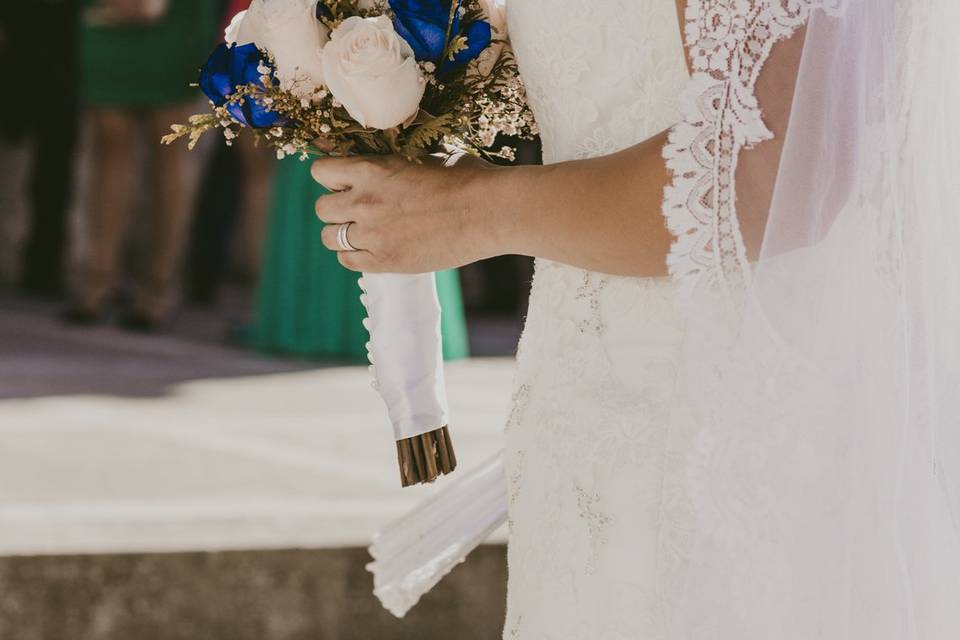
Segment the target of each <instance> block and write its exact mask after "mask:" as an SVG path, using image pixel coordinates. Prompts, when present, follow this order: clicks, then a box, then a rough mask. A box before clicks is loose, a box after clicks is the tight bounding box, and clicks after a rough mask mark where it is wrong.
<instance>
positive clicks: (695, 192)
mask: <svg viewBox="0 0 960 640" xmlns="http://www.w3.org/2000/svg"><path fill="white" fill-rule="evenodd" d="M843 2H844V0H690V3H689V5H688V6H687V11H686V16H685V33H686V42H687V48H688V52H689V55H690V60H691V65H692V73H691V77H690V82H689V84H688V85H687V88H686V90H685V91H684V94H683V96H682V97H681V100H680V108H681V121H680V122H679V123H678V124H677V125H676V126H674V128H673V129H672V130H671V131H670V136H669V140H668V142H667V144H666V145H665V146H664V149H663V157H664V159H665V160H666V161H667V167H668V168H669V170H670V171H671V173H672V174H673V182H672V184H670V185H669V186H668V187H667V189H666V191H665V193H664V201H663V213H664V216H665V217H666V220H667V226H668V227H669V229H670V231H671V233H673V235H674V236H675V237H676V239H675V241H674V243H673V246H672V248H671V251H670V254H669V256H668V258H667V266H668V267H669V271H670V274H671V275H672V276H673V278H674V280H675V281H676V282H677V283H678V286H679V287H680V288H681V292H682V294H683V295H684V296H689V295H691V294H692V293H693V292H694V291H696V290H698V289H701V288H710V289H715V288H721V289H724V290H726V289H729V288H730V287H731V285H743V284H749V281H750V271H749V267H748V263H747V256H746V250H745V247H744V244H743V237H742V235H741V233H740V225H739V223H738V221H737V212H736V205H735V203H736V185H735V181H734V177H735V175H736V170H737V162H738V159H739V155H740V150H741V149H743V148H751V147H753V146H754V145H756V144H757V143H760V142H763V141H764V140H769V139H771V138H772V137H773V134H772V133H771V132H770V130H769V129H767V127H766V125H765V124H764V123H763V118H762V113H761V109H760V106H759V104H758V103H757V98H756V96H755V94H754V89H755V86H756V82H757V77H758V76H759V75H760V70H761V69H762V68H763V65H764V63H765V62H766V61H767V58H768V57H769V56H770V51H771V50H772V49H773V45H774V44H775V43H776V42H778V41H779V40H783V39H785V38H788V37H790V36H791V35H792V34H793V33H794V31H796V29H798V28H799V27H801V26H803V25H804V24H806V21H807V19H808V18H809V16H810V13H811V12H812V11H813V10H815V9H824V10H827V11H830V12H837V11H839V10H840V8H841V4H842V3H843Z"/></svg>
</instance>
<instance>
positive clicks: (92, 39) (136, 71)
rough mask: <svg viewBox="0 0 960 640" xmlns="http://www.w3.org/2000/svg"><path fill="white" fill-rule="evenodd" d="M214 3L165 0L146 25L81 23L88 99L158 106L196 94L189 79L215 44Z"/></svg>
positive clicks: (194, 78) (114, 104)
mask: <svg viewBox="0 0 960 640" xmlns="http://www.w3.org/2000/svg"><path fill="white" fill-rule="evenodd" d="M30 1H34V0H30ZM95 4H96V2H95V1H94V0H87V1H86V2H84V5H85V6H87V7H90V6H93V5H95ZM217 4H218V3H217V2H216V1H215V0H170V5H169V8H168V9H167V13H166V14H165V15H164V16H163V17H162V18H161V19H160V20H158V21H157V22H155V23H152V24H149V25H142V26H104V25H87V26H85V27H84V28H83V35H82V38H81V56H82V58H81V59H82V61H83V67H82V69H83V73H82V74H81V81H82V94H83V97H84V99H85V101H86V102H87V104H90V105H96V106H109V107H127V108H136V107H162V106H167V105H174V104H182V103H184V102H188V101H190V100H193V99H196V98H197V97H199V96H200V91H199V89H197V88H196V87H191V86H190V83H193V82H196V81H197V77H198V76H199V70H200V67H201V65H203V63H204V61H205V60H206V59H207V57H208V56H209V55H210V52H211V51H213V49H214V47H216V45H217V21H218V19H219V17H218V13H217Z"/></svg>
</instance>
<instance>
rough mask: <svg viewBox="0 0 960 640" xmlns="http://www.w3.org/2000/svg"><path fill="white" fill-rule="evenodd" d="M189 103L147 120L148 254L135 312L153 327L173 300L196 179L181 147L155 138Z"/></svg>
mask: <svg viewBox="0 0 960 640" xmlns="http://www.w3.org/2000/svg"><path fill="white" fill-rule="evenodd" d="M194 110H195V107H194V105H193V104H187V105H178V106H174V107H165V108H162V109H155V110H152V111H150V112H149V113H148V114H147V116H146V124H147V127H146V129H147V139H148V149H149V151H150V153H152V154H153V156H154V158H155V160H156V161H155V162H154V170H153V174H152V175H151V176H150V177H149V178H150V180H151V181H152V183H153V185H154V194H155V202H154V206H153V207H152V208H153V220H152V225H151V234H150V239H151V245H150V254H149V256H148V258H147V263H146V269H145V272H144V279H143V283H142V286H141V287H140V291H139V292H138V295H137V299H136V303H135V312H136V313H137V314H138V315H140V316H142V318H143V319H144V320H145V321H146V322H147V323H156V322H157V321H159V320H161V319H162V318H163V316H164V315H165V314H167V313H168V312H169V311H170V310H171V308H172V307H173V304H174V302H175V297H176V294H177V289H178V286H177V285H178V284H179V275H180V263H181V258H182V255H183V252H184V248H185V245H186V242H187V232H188V231H189V229H190V221H191V215H192V213H193V209H194V206H193V205H194V195H195V192H196V187H197V182H198V176H197V171H196V162H195V161H194V158H192V157H191V156H190V151H189V150H188V149H187V148H186V146H185V145H183V144H172V145H161V144H160V138H161V137H162V136H163V135H165V134H166V133H167V132H168V131H169V130H170V124H171V123H173V122H185V121H186V119H187V118H188V117H189V115H190V114H191V113H192V112H193V111H194Z"/></svg>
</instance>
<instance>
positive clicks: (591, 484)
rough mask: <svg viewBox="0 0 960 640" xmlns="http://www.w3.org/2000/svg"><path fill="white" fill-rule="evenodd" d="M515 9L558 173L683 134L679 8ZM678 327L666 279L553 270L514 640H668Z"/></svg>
mask: <svg viewBox="0 0 960 640" xmlns="http://www.w3.org/2000/svg"><path fill="white" fill-rule="evenodd" d="M508 12H509V20H510V29H511V38H512V40H513V44H514V48H515V49H516V53H517V58H518V62H519V65H520V67H521V72H522V73H523V74H524V79H525V81H526V83H527V89H528V94H529V99H530V101H531V105H532V107H533V110H534V112H535V114H536V116H537V120H538V123H539V125H540V128H541V132H542V136H543V143H544V159H545V161H546V162H548V163H550V162H560V161H563V160H569V159H576V158H586V157H593V156H599V155H605V154H609V153H613V152H615V151H618V150H620V149H623V148H625V147H628V146H631V145H633V144H636V143H638V142H641V141H643V140H645V139H646V138H648V137H650V136H651V135H653V134H656V133H657V132H659V131H662V130H663V129H665V128H666V127H668V126H669V125H671V124H672V123H674V122H676V121H677V119H678V109H677V98H678V97H679V95H680V93H681V90H682V87H683V85H684V83H685V82H686V80H687V70H686V64H685V62H684V59H683V48H682V45H681V42H680V37H679V33H680V30H679V25H678V22H677V14H676V8H675V5H674V4H673V0H610V1H605V2H602V3H584V2H580V1H579V0H542V1H539V2H533V1H532V0H511V2H510V3H508ZM545 14H549V15H550V16H551V22H550V24H549V25H547V24H545V23H543V22H542V19H541V16H543V15H545ZM680 326H681V323H680V321H679V317H678V315H677V314H676V312H675V310H674V308H673V285H672V284H671V283H670V281H669V280H668V279H665V278H664V279H632V278H619V277H612V276H607V275H603V274H598V273H591V272H587V271H584V270H582V269H576V268H573V267H569V266H565V265H560V264H556V263H552V262H548V261H539V262H538V265H537V270H536V275H535V277H534V284H533V292H532V296H531V301H530V315H529V317H528V319H527V326H526V328H525V331H524V337H523V339H522V341H521V344H520V348H519V355H518V371H517V381H516V386H515V388H516V392H515V394H514V403H513V409H512V411H511V413H510V418H509V420H508V427H507V432H506V452H505V456H506V458H505V462H506V469H507V481H508V484H509V503H510V520H509V521H510V550H509V562H510V585H509V598H508V619H507V624H506V627H505V631H504V637H505V638H524V639H527V638H535V639H537V640H539V639H544V640H547V639H549V640H554V639H556V640H560V639H566V638H570V639H571V640H573V639H576V640H590V639H592V638H597V639H599V638H603V639H604V640H618V639H624V640H626V639H628V638H629V639H631V640H633V639H635V638H638V637H644V638H647V637H651V638H656V637H660V635H661V633H662V630H663V628H664V625H665V614H664V613H663V611H664V608H663V607H662V606H660V605H658V602H661V601H665V600H668V598H667V597H666V596H664V595H663V594H662V593H660V592H659V589H658V587H657V586H656V585H657V583H658V581H659V578H658V577H657V574H658V573H660V572H661V571H663V570H665V569H669V568H671V567H673V566H676V563H672V561H670V562H666V561H665V562H664V563H662V564H660V563H659V562H658V560H657V558H658V557H659V556H660V555H661V552H660V551H659V549H660V548H661V547H662V548H664V549H668V550H669V549H675V548H676V547H677V546H678V542H677V541H678V540H682V539H684V534H683V531H685V530H688V529H689V528H690V525H689V523H683V524H680V523H679V522H678V521H677V516H678V514H679V515H681V516H682V515H685V514H686V513H687V512H689V510H686V511H683V510H680V509H678V506H679V505H680V504H681V503H682V500H680V499H679V498H677V496H679V495H680V493H681V491H680V489H679V482H680V478H677V477H673V476H672V475H670V476H669V477H668V475H669V474H666V473H665V472H666V470H667V469H668V468H669V467H670V463H669V461H670V459H671V458H672V457H674V456H675V455H676V454H674V453H671V452H672V451H673V450H674V448H676V447H677V435H676V434H677V433H679V432H680V431H682V430H680V429H676V428H675V423H676V420H675V419H674V413H675V412H674V410H673V408H672V405H673V399H674V398H675V396H676V392H675V384H676V382H675V378H676V358H677V354H678V349H679V345H680V344H681V343H682V336H683V332H682V330H681V328H680ZM638 367H641V371H640V375H638ZM668 484H669V485H670V486H671V487H672V488H671V489H669V490H668V491H667V492H666V495H667V496H669V499H667V500H665V499H664V495H665V494H664V492H663V489H662V488H663V487H664V486H665V485H668ZM664 557H665V558H667V557H672V556H671V554H669V553H668V554H664ZM557 558H563V559H564V560H563V562H557ZM671 563H672V564H671ZM665 582H666V581H665ZM611 586H613V589H611ZM614 591H615V592H616V597H610V594H611V592H614Z"/></svg>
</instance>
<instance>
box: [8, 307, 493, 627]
mask: <svg viewBox="0 0 960 640" xmlns="http://www.w3.org/2000/svg"><path fill="white" fill-rule="evenodd" d="M493 333H495V334H496V331H494V332H493ZM497 335H499V334H497ZM496 339H499V340H501V342H506V339H505V338H503V337H502V336H500V337H499V338H496ZM511 375H512V359H511V358H509V357H503V358H480V359H472V360H469V361H464V362H458V363H453V364H451V365H450V366H449V367H448V370H447V378H448V390H449V396H450V405H451V410H452V416H453V424H452V427H451V428H452V433H453V437H454V441H455V445H456V448H457V451H458V454H459V457H460V461H461V465H462V466H464V467H469V466H471V465H473V464H476V463H479V462H480V461H482V460H483V459H484V458H485V457H487V456H488V455H490V454H491V453H493V452H494V451H496V450H497V449H498V448H499V446H500V441H501V430H502V424H503V421H504V416H505V414H506V410H507V402H508V398H509V387H510V381H511ZM390 436H391V433H390V428H389V426H388V424H387V422H386V418H385V414H384V410H383V407H382V406H381V404H380V401H379V398H378V397H377V396H376V394H375V393H374V392H373V391H372V390H371V389H370V386H369V379H368V374H367V372H366V370H365V369H364V368H362V367H333V366H317V365H316V364H311V363H305V362H301V361H291V360H279V359H272V358H266V357H262V356H259V355H255V354H250V353H247V352H243V351H239V350H236V349H233V348H229V347H225V346H222V345H219V344H216V343H215V342H213V341H211V340H209V339H203V340H200V339H196V336H190V335H173V336H147V337H144V336H132V335H130V334H124V333H121V332H118V331H116V330H114V329H111V328H98V329H93V330H76V329H66V328H64V327H62V326H61V325H60V324H59V323H58V322H57V321H56V320H54V319H52V310H51V309H50V308H49V307H45V306H43V305H40V306H37V305H35V304H33V303H27V302H24V301H21V300H17V299H13V298H8V297H7V298H4V297H0V638H2V639H3V640H6V639H7V638H9V639H10V640H87V639H88V638H89V639H90V640H114V639H118V640H119V639H120V638H123V639H124V640H127V639H136V640H179V639H181V638H197V639H202V640H214V639H217V638H229V639H230V640H245V639H246V638H251V639H253V638H257V639H258V640H299V639H300V638H308V637H309V638H344V639H352V638H361V637H363V638H404V639H405V638H424V639H432V638H435V637H436V638H440V637H456V638H474V637H476V638H481V637H483V638H493V637H495V636H494V635H490V634H491V633H492V631H490V629H494V628H495V627H497V625H498V621H499V620H502V611H500V608H502V595H503V582H504V580H503V571H504V567H503V557H502V547H500V546H492V547H489V548H488V549H485V550H484V551H482V552H481V554H480V555H478V558H480V557H481V556H482V559H479V560H476V561H475V562H474V565H471V563H470V562H468V563H467V565H465V566H464V567H461V568H460V569H458V570H457V571H458V572H460V573H461V574H462V575H463V576H464V577H462V578H459V579H454V578H453V576H452V577H451V580H450V583H449V584H450V586H445V585H441V589H447V591H443V590H441V591H439V592H438V594H439V595H437V596H436V599H435V600H434V604H433V605H429V607H433V608H434V614H433V615H432V616H429V618H430V619H431V620H434V622H435V623H436V624H426V622H423V624H424V625H426V626H422V625H421V626H417V625H418V623H415V622H409V620H418V619H420V618H417V617H416V615H415V612H416V610H415V612H414V613H411V614H410V615H411V616H414V617H412V618H409V619H408V620H407V621H404V622H403V623H402V624H400V623H398V626H390V625H389V624H388V622H389V616H388V615H387V614H385V613H384V612H382V611H380V610H378V609H377V607H376V605H375V601H373V600H372V598H371V597H370V596H369V589H370V587H371V584H370V577H369V575H368V574H366V573H365V572H364V571H363V565H364V564H365V562H366V561H367V557H366V554H365V551H364V547H365V546H366V544H367V542H368V541H369V539H370V536H371V535H372V534H373V533H374V532H375V531H376V530H377V529H379V528H380V527H382V526H383V525H384V524H385V523H386V522H388V521H389V520H391V519H392V518H395V517H397V516H399V515H401V514H402V513H404V512H405V511H407V510H408V509H410V508H411V507H412V506H414V505H415V504H416V503H417V502H418V501H419V500H421V499H422V498H424V497H425V496H428V495H429V494H431V492H433V491H437V490H439V489H441V488H442V486H443V481H442V480H441V481H439V482H438V483H436V484H435V485H434V486H430V487H421V488H415V489H401V488H400V486H399V480H398V476H397V470H396V461H395V457H394V447H393V444H392V442H391V439H390ZM503 540H504V534H503V532H499V533H497V534H495V536H494V537H493V538H492V539H491V541H490V542H491V543H492V544H494V545H499V544H501V543H502V542H503ZM77 554H83V555H77ZM472 562H473V561H472ZM471 566H474V568H471ZM454 575H456V573H455V574H454ZM456 580H460V582H457V581H456ZM111 584H113V585H115V586H114V587H111V586H110V585H111ZM445 584H446V583H445ZM124 585H125V586H124ZM111 589H112V590H111ZM88 593H89V594H90V595H89V596H87V595H83V594H88ZM31 594H32V595H31ZM443 594H446V595H443ZM88 597H89V598H90V601H89V602H87V600H85V599H84V598H88ZM120 600H122V601H123V603H119V602H120ZM251 601H256V602H258V603H259V604H257V605H255V606H254V605H252V604H250V602H251ZM85 602H86V603H87V604H84V603H85ZM111 602H112V603H113V604H110V603H111ZM426 602H428V601H427V600H425V603H426ZM124 603H125V604H124ZM481 605H482V606H481ZM421 606H424V605H421ZM474 606H476V607H481V608H480V609H473V608H472V607H474ZM111 607H113V608H111ZM429 607H428V608H429ZM450 607H452V608H450ZM155 608H156V611H154V609H155ZM148 610H149V611H154V612H153V613H149V614H148V613H147V611H148ZM425 610H426V609H425ZM325 611H326V612H327V613H323V612H325ZM329 611H334V612H335V613H336V615H334V614H332V613H329ZM494 611H496V612H497V613H496V615H494ZM285 612H286V613H285ZM287 615H290V616H293V618H291V619H290V620H287V619H286V618H285V616H287ZM384 615H387V617H386V618H384V617H383V616H384ZM417 615H420V616H424V615H426V614H425V613H421V614H417ZM485 616H486V617H485ZM491 616H492V620H493V622H492V623H491V622H490V619H489V618H490V617H491ZM58 621H59V622H58ZM164 621H165V624H161V623H164ZM174 623H176V624H174ZM51 625H52V626H51ZM151 625H153V626H151ZM177 625H180V626H177ZM351 625H352V626H353V630H352V631H351V630H350V629H351ZM437 625H440V627H443V626H444V625H447V626H446V628H447V629H448V631H452V630H454V629H459V630H460V631H458V632H457V634H455V635H436V633H438V631H437V629H438V628H440V627H437ZM478 625H479V626H478ZM484 625H486V626H484ZM428 627H429V628H430V629H432V631H429V632H428V631H427V628H428ZM148 628H149V629H153V631H149V629H148ZM474 628H475V629H477V630H478V631H477V633H478V634H479V635H471V634H472V633H473V632H472V631H471V632H468V631H466V629H474ZM98 629H99V631H97V630H98ZM241 629H243V630H241ZM371 634H373V635H371Z"/></svg>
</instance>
